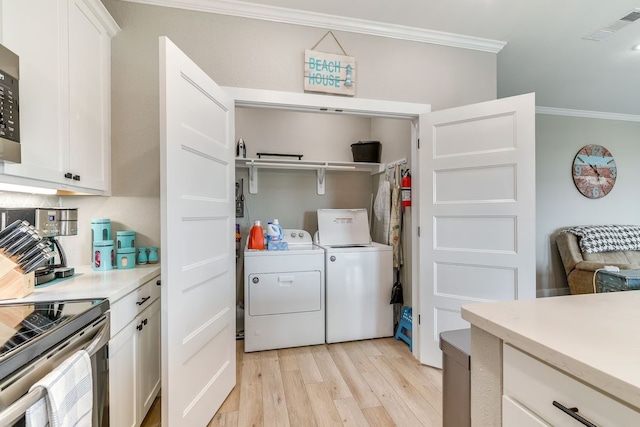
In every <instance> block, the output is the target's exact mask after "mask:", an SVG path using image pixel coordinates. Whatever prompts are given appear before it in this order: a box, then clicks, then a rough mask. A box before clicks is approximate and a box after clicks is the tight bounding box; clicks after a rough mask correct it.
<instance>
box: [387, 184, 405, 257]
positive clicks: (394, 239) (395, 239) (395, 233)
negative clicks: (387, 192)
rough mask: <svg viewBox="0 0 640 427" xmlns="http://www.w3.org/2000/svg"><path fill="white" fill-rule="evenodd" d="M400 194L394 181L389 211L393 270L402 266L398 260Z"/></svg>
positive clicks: (400, 212)
mask: <svg viewBox="0 0 640 427" xmlns="http://www.w3.org/2000/svg"><path fill="white" fill-rule="evenodd" d="M396 176H399V174H396ZM400 193H401V191H400V186H399V185H398V181H397V180H396V182H395V183H394V186H393V190H392V191H391V209H390V211H389V244H390V245H391V246H393V267H394V268H398V267H400V265H402V263H401V260H400V221H401V218H400V216H401V215H402V210H401V204H402V200H401V199H400Z"/></svg>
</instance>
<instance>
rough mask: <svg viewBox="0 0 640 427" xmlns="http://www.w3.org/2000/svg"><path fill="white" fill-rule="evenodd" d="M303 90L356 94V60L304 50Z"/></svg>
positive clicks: (349, 57) (344, 56) (351, 57)
mask: <svg viewBox="0 0 640 427" xmlns="http://www.w3.org/2000/svg"><path fill="white" fill-rule="evenodd" d="M304 90H305V91H308V92H322V93H333V94H337V95H348V96H354V95H355V94H356V58H355V57H353V56H346V55H336V54H334V53H327V52H319V51H316V50H310V49H307V50H305V51H304Z"/></svg>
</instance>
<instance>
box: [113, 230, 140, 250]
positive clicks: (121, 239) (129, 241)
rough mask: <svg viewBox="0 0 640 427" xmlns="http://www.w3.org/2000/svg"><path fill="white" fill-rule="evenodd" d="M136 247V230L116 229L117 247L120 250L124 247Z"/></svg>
mask: <svg viewBox="0 0 640 427" xmlns="http://www.w3.org/2000/svg"><path fill="white" fill-rule="evenodd" d="M135 248H136V232H135V231H116V249H117V251H118V252H120V251H121V250H122V249H135Z"/></svg>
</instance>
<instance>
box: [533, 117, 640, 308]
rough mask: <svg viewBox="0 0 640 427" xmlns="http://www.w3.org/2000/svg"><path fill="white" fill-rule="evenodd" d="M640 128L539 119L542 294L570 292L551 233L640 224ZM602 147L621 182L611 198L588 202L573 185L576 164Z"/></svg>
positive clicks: (628, 124)
mask: <svg viewBox="0 0 640 427" xmlns="http://www.w3.org/2000/svg"><path fill="white" fill-rule="evenodd" d="M639 135H640V123H638V122H624V121H615V120H600V119H587V118H577V117H563V116H552V115H544V114H537V115H536V204H537V208H536V217H537V221H536V227H537V230H536V235H537V242H536V245H537V256H536V258H537V275H538V278H537V284H538V295H539V296H545V295H554V294H558V293H563V292H568V288H567V282H566V277H565V274H564V270H563V268H562V262H561V261H560V255H559V254H558V249H557V247H556V246H555V243H554V242H551V234H552V233H553V232H554V231H555V230H557V229H558V228H560V227H565V226H571V225H580V224H640V197H639V194H640V189H639V186H638V183H640V168H638V167H637V163H638V159H640V144H639V143H638V138H639ZM587 144H600V145H603V146H605V147H607V148H608V149H609V150H610V151H611V153H612V154H613V155H614V157H615V159H616V163H617V166H618V179H617V181H616V184H615V186H614V188H613V190H612V191H611V193H609V194H608V195H607V196H605V197H603V198H601V199H596V200H593V199H588V198H586V197H584V196H583V195H582V194H580V193H579V192H578V190H577V189H576V188H575V185H574V184H573V178H572V164H573V159H574V157H575V155H576V153H577V152H578V150H580V148H582V147H583V146H585V145H587Z"/></svg>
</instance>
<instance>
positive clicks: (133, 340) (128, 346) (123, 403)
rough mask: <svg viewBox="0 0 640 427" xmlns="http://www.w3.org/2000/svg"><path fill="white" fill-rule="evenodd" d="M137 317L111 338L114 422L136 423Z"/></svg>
mask: <svg viewBox="0 0 640 427" xmlns="http://www.w3.org/2000/svg"><path fill="white" fill-rule="evenodd" d="M137 325H138V323H137V320H136V321H133V322H131V323H129V324H128V325H127V326H125V327H124V328H123V329H122V330H121V331H120V332H119V333H118V334H117V335H116V336H115V337H113V338H112V339H111V340H110V341H109V418H110V424H111V425H112V426H119V427H120V426H122V427H136V426H137V425H138V420H137V404H136V387H137V378H138V372H137V348H136V347H137V334H138V330H137V329H136V326H137Z"/></svg>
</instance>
